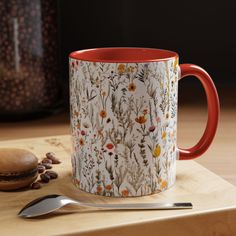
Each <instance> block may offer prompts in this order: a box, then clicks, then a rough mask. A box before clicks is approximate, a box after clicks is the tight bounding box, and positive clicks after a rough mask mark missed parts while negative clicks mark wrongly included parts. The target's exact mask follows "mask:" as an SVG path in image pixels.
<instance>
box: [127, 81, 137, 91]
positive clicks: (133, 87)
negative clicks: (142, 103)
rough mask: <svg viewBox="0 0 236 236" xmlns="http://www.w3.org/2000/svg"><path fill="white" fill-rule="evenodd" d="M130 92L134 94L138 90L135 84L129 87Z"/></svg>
mask: <svg viewBox="0 0 236 236" xmlns="http://www.w3.org/2000/svg"><path fill="white" fill-rule="evenodd" d="M128 90H129V91H130V92H134V91H135V90H136V85H135V84H134V83H130V84H129V86H128Z"/></svg>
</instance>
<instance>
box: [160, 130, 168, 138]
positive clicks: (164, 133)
mask: <svg viewBox="0 0 236 236" xmlns="http://www.w3.org/2000/svg"><path fill="white" fill-rule="evenodd" d="M166 135H167V134H166V131H164V132H163V133H162V136H161V138H162V139H164V140H165V139H166Z"/></svg>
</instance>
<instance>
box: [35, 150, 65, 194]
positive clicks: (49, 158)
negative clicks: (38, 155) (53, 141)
mask: <svg viewBox="0 0 236 236" xmlns="http://www.w3.org/2000/svg"><path fill="white" fill-rule="evenodd" d="M60 163H61V161H60V160H59V159H57V158H56V155H55V154H54V153H53V152H48V153H46V157H45V158H43V160H42V162H40V163H38V167H37V168H38V173H40V180H38V181H36V182H34V183H33V184H32V185H31V189H39V188H41V184H40V182H41V183H44V184H45V183H48V182H49V181H50V179H57V178H58V174H57V172H55V171H53V170H48V169H52V164H60ZM46 170H47V171H46Z"/></svg>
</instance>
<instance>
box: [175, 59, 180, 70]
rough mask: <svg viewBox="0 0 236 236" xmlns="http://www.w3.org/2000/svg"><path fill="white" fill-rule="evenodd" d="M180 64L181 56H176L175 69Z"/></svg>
mask: <svg viewBox="0 0 236 236" xmlns="http://www.w3.org/2000/svg"><path fill="white" fill-rule="evenodd" d="M178 64H179V58H178V57H176V58H175V62H174V69H176V67H177V66H178Z"/></svg>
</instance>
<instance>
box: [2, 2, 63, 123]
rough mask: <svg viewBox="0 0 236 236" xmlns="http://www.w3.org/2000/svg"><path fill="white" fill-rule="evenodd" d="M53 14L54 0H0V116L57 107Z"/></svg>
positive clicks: (15, 116) (26, 114)
mask: <svg viewBox="0 0 236 236" xmlns="http://www.w3.org/2000/svg"><path fill="white" fill-rule="evenodd" d="M57 15H58V11H57V1H56V0H33V1H32V0H10V1H9V0H1V1H0V119H2V118H3V119H18V118H26V117H31V116H35V115H37V116H38V115H43V114H46V113H51V112H54V111H56V110H57V109H58V104H59V103H60V102H59V101H60V97H61V91H60V90H61V89H60V80H59V56H58V54H59V44H58V27H57Z"/></svg>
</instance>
